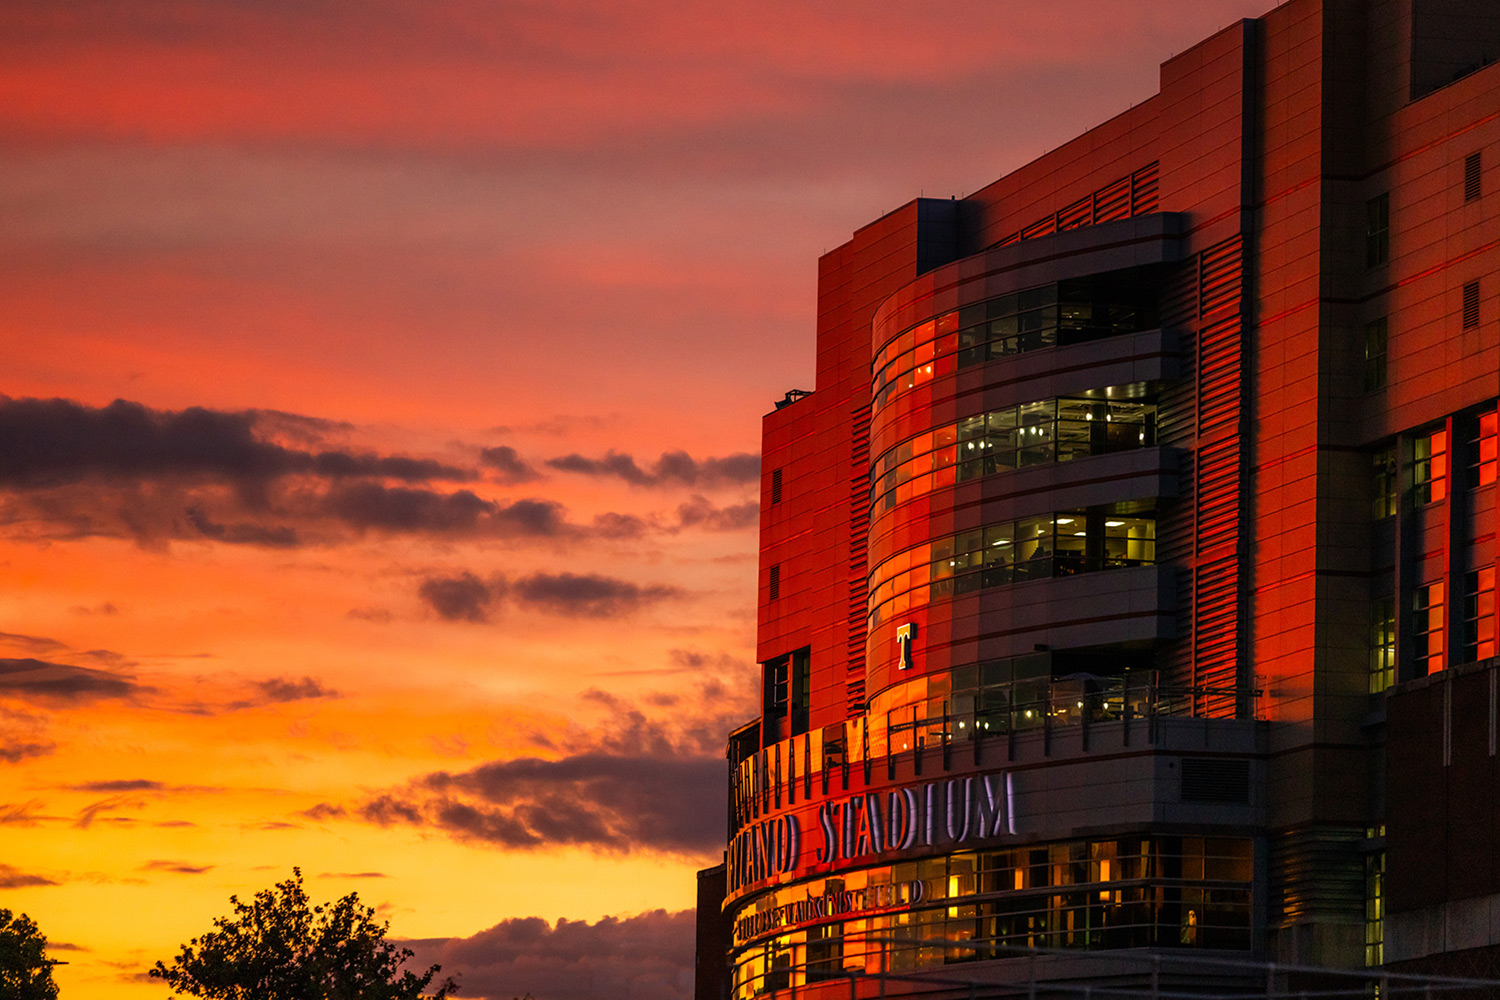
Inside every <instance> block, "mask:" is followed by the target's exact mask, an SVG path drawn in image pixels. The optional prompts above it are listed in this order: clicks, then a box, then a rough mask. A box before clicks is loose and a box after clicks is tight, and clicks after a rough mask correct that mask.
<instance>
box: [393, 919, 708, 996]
mask: <svg viewBox="0 0 1500 1000" xmlns="http://www.w3.org/2000/svg"><path fill="white" fill-rule="evenodd" d="M695 938H696V923H695V917H694V913H693V911H692V910H683V911H679V912H677V913H668V912H667V911H665V910H653V911H651V912H649V913H643V914H640V915H639V916H631V917H604V918H603V919H601V920H599V921H598V922H597V923H593V924H590V923H589V922H587V921H585V920H566V919H564V920H559V921H558V922H557V923H556V924H555V925H551V924H548V922H547V921H545V920H542V919H541V918H539V917H516V918H511V919H508V920H503V921H501V922H500V923H498V924H496V925H495V926H494V927H491V928H489V929H488V930H484V931H480V932H479V933H478V934H475V935H473V936H471V937H466V938H448V939H428V940H419V941H405V942H403V944H405V945H407V946H408V947H410V948H412V950H413V951H415V952H416V953H417V954H416V958H415V959H414V961H415V962H416V963H417V964H419V965H426V964H431V963H438V964H440V965H442V967H443V972H444V973H445V974H451V975H454V976H455V977H456V978H458V979H459V981H460V983H461V985H462V986H463V996H466V997H477V998H480V1000H484V998H488V1000H509V998H511V997H518V996H523V995H525V994H528V993H529V994H531V995H532V996H535V997H546V998H547V1000H595V998H597V997H599V996H602V995H604V993H606V992H607V993H608V994H609V995H612V996H621V997H627V996H628V997H631V998H634V1000H682V998H684V997H687V996H690V995H691V994H692V984H693V966H694V960H693V957H694V950H695Z"/></svg>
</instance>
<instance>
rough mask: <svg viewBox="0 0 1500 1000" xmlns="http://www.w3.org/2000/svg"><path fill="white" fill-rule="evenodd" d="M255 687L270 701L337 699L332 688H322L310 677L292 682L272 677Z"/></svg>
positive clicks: (292, 680) (259, 682)
mask: <svg viewBox="0 0 1500 1000" xmlns="http://www.w3.org/2000/svg"><path fill="white" fill-rule="evenodd" d="M255 686H256V687H258V688H260V690H261V693H262V694H264V695H265V696H266V698H267V699H268V700H270V701H276V702H280V701H304V700H308V699H312V698H337V697H339V693H338V692H337V691H335V690H333V689H332V688H327V687H324V686H323V685H322V684H320V683H318V682H317V681H315V680H313V679H312V678H311V677H304V678H302V679H301V680H294V679H290V678H286V677H272V678H271V679H270V680H266V681H257V682H256V685H255Z"/></svg>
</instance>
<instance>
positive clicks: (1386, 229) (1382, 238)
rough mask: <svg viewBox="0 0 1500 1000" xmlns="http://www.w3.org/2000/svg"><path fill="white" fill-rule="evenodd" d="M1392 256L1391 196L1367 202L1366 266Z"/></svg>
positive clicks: (1373, 265) (1381, 261)
mask: <svg viewBox="0 0 1500 1000" xmlns="http://www.w3.org/2000/svg"><path fill="white" fill-rule="evenodd" d="M1390 257H1391V196H1390V195H1388V194H1383V195H1381V196H1380V197H1378V198H1371V199H1370V200H1369V201H1367V202H1365V266H1366V267H1375V266H1377V265H1379V264H1384V263H1385V262H1386V261H1387V260H1390Z"/></svg>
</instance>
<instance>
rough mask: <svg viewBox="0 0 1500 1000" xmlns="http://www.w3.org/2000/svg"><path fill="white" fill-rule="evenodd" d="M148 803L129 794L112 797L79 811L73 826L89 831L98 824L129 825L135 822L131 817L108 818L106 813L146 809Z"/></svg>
mask: <svg viewBox="0 0 1500 1000" xmlns="http://www.w3.org/2000/svg"><path fill="white" fill-rule="evenodd" d="M145 806H146V801H145V800H144V799H141V798H137V797H135V796H132V795H131V794H129V793H125V794H121V795H112V796H110V797H109V798H107V799H100V800H99V801H98V802H91V803H90V804H88V805H86V806H84V807H83V808H82V809H80V810H79V811H78V816H77V818H75V819H74V820H73V826H75V827H76V828H78V829H80V830H87V829H88V828H89V827H91V826H93V825H94V824H95V823H96V822H100V823H121V824H125V825H129V824H131V823H134V822H135V820H134V819H133V818H131V817H129V816H106V815H105V813H111V812H117V811H119V810H122V809H144V808H145Z"/></svg>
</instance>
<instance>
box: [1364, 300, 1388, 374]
mask: <svg viewBox="0 0 1500 1000" xmlns="http://www.w3.org/2000/svg"><path fill="white" fill-rule="evenodd" d="M1387 329H1388V327H1387V323H1386V318H1385V317H1384V316H1382V317H1380V318H1379V319H1377V320H1374V321H1373V322H1370V323H1367V324H1365V392H1374V391H1375V390H1376V389H1383V388H1385V358H1386V342H1387V340H1388V334H1387Z"/></svg>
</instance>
